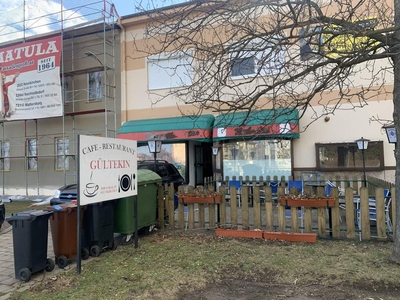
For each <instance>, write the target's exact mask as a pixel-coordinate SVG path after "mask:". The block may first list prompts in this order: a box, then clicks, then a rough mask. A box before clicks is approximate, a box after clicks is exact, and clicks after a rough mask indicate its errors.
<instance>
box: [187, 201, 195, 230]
mask: <svg viewBox="0 0 400 300" xmlns="http://www.w3.org/2000/svg"><path fill="white" fill-rule="evenodd" d="M187 207H188V228H189V229H194V203H188V204H187Z"/></svg>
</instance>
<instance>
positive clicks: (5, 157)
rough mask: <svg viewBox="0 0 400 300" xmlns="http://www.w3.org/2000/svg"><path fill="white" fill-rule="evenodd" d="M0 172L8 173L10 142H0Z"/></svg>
mask: <svg viewBox="0 0 400 300" xmlns="http://www.w3.org/2000/svg"><path fill="white" fill-rule="evenodd" d="M0 171H10V141H7V140H3V141H0Z"/></svg>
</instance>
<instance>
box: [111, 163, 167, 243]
mask: <svg viewBox="0 0 400 300" xmlns="http://www.w3.org/2000/svg"><path fill="white" fill-rule="evenodd" d="M161 182H162V178H161V177H160V176H159V175H158V174H157V173H155V172H153V171H150V170H147V169H139V170H137V185H138V191H137V209H138V211H137V221H138V222H137V224H138V230H140V229H144V230H148V229H150V227H151V226H152V225H154V224H155V223H156V221H157V190H158V186H159V185H160V184H161ZM133 204H134V203H133V196H131V197H124V198H121V199H119V200H118V202H117V205H116V207H115V217H114V232H116V233H120V234H121V235H122V239H121V243H122V244H129V243H132V242H133V238H132V235H133V233H134V232H135V219H134V205H133Z"/></svg>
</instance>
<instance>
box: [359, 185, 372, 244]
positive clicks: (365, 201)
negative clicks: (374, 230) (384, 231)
mask: <svg viewBox="0 0 400 300" xmlns="http://www.w3.org/2000/svg"><path fill="white" fill-rule="evenodd" d="M360 211H361V218H360V219H361V239H363V240H370V239H371V223H370V221H369V195H368V188H366V187H362V188H361V189H360Z"/></svg>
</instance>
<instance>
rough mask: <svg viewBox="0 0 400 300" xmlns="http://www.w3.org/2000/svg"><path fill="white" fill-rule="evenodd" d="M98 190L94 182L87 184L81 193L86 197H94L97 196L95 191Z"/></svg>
mask: <svg viewBox="0 0 400 300" xmlns="http://www.w3.org/2000/svg"><path fill="white" fill-rule="evenodd" d="M98 190H99V185H98V184H95V183H94V182H89V183H87V184H86V188H85V190H84V191H83V194H84V195H85V196H86V197H94V196H96V195H97V191H98Z"/></svg>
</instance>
